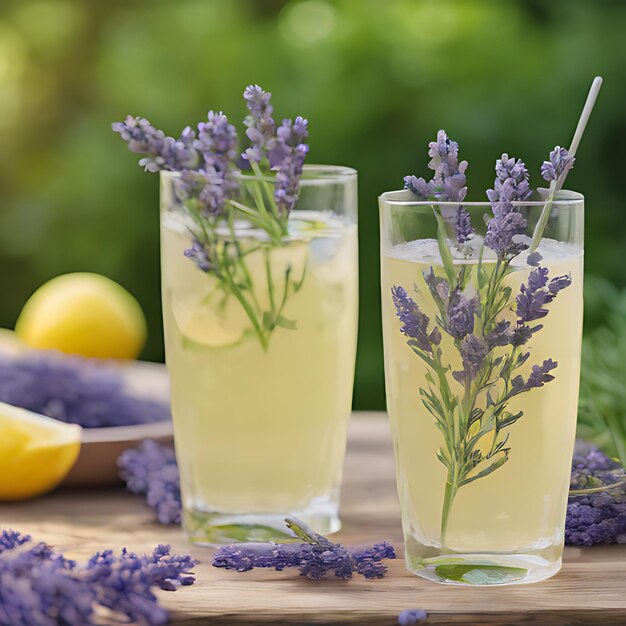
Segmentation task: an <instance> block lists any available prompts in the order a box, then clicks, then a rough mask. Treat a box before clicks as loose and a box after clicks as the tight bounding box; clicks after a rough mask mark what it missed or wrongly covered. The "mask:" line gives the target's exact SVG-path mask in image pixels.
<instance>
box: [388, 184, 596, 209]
mask: <svg viewBox="0 0 626 626" xmlns="http://www.w3.org/2000/svg"><path fill="white" fill-rule="evenodd" d="M407 191H408V190H407V189H397V190H394V191H385V192H383V193H381V194H380V196H378V199H379V200H380V201H381V203H384V204H388V205H391V206H407V207H409V206H416V207H417V206H428V207H432V206H433V205H437V206H448V207H460V206H464V207H484V208H488V209H490V208H491V207H492V203H491V202H489V200H485V201H478V202H476V201H467V202H466V201H465V200H464V201H463V202H451V201H449V200H446V201H440V200H394V199H393V196H396V195H398V194H403V195H404V194H406V193H407ZM409 193H410V192H409ZM584 199H585V197H584V196H583V195H582V194H581V193H579V192H578V191H571V190H569V189H561V190H560V191H558V192H557V193H556V197H555V198H554V201H553V202H552V205H553V206H561V207H566V206H571V205H572V204H578V203H580V202H583V201H584ZM511 204H512V205H513V206H522V207H532V206H536V207H543V206H545V204H546V200H523V201H514V202H512V203H511Z"/></svg>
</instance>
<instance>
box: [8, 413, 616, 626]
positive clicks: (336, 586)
mask: <svg viewBox="0 0 626 626" xmlns="http://www.w3.org/2000/svg"><path fill="white" fill-rule="evenodd" d="M342 517H343V522H344V528H343V530H342V531H341V532H340V533H339V534H337V535H335V538H336V539H337V540H338V541H340V542H342V543H344V544H346V545H350V544H359V543H366V542H376V541H381V540H383V539H386V540H389V541H391V542H392V543H393V544H394V546H395V547H396V549H397V550H398V552H399V556H400V557H401V555H402V534H401V529H400V516H399V507H398V502H397V497H396V491H395V482H394V466H393V454H392V449H391V441H390V436H389V431H388V427H387V422H386V420H385V419H384V416H383V415H382V414H361V415H358V416H355V417H354V418H353V419H352V422H351V428H350V437H349V443H348V453H347V459H346V467H345V480H344V486H343V496H342ZM0 526H2V527H5V528H6V527H12V528H15V529H18V530H20V531H22V532H26V533H30V534H32V535H33V537H34V538H37V539H41V540H45V541H47V542H49V543H51V544H54V545H55V546H56V547H57V548H59V549H61V550H63V551H65V552H67V554H68V555H69V556H72V557H75V558H81V557H88V556H90V555H91V554H92V553H93V552H95V551H97V550H101V549H103V548H105V547H113V548H116V549H120V548H122V547H123V546H127V547H128V548H129V549H130V550H133V551H136V552H144V551H150V550H151V549H152V548H153V547H154V546H155V545H156V544H157V543H170V544H172V547H173V550H174V551H176V552H178V553H190V554H192V555H194V556H195V557H196V558H197V559H199V560H200V561H201V564H200V565H199V566H198V567H197V569H196V573H197V578H198V580H197V583H196V584H195V585H194V586H193V587H187V588H183V589H181V590H179V591H177V592H176V593H167V592H160V594H161V598H162V602H163V604H164V605H165V606H166V607H168V608H169V609H170V610H171V617H172V623H173V624H176V625H181V626H182V625H183V624H185V625H192V624H229V625H232V624H279V625H286V624H297V625H301V624H318V625H319V624H327V625H330V624H363V625H381V626H382V625H389V626H391V625H392V624H395V623H396V618H397V615H398V613H399V612H400V611H401V610H403V609H407V608H417V607H420V608H424V609H426V610H427V611H428V613H429V621H428V623H432V624H472V625H473V626H479V625H482V624H507V625H508V624H538V625H541V626H543V625H546V626H552V625H564V624H579V625H587V624H598V625H600V624H601V625H603V626H605V625H608V624H621V625H626V545H621V546H600V547H593V548H583V549H579V548H567V549H566V551H565V563H564V566H563V569H562V571H561V572H560V573H559V574H558V575H557V576H555V577H554V578H552V579H550V580H548V581H545V582H543V583H537V584H533V585H522V586H512V587H492V588H459V587H446V586H442V585H437V584H435V583H432V582H429V581H426V580H423V579H421V578H418V577H416V576H413V575H411V574H409V573H408V572H407V571H406V570H405V569H404V562H403V560H402V558H399V559H397V560H396V561H390V562H389V564H390V571H389V573H388V575H387V576H386V577H385V578H384V579H382V580H377V581H367V580H364V579H362V578H361V577H356V578H354V579H352V580H350V581H339V580H324V581H319V582H316V581H308V580H306V579H303V578H300V577H298V576H297V575H294V573H293V572H289V571H286V572H273V571H253V572H248V573H244V574H239V573H235V572H226V571H223V570H220V569H216V568H213V567H212V566H211V564H210V563H211V551H210V550H209V549H207V548H200V547H194V546H191V545H190V544H188V543H187V541H186V540H185V538H184V537H183V535H182V533H181V531H180V530H179V529H178V528H177V527H165V526H160V525H158V524H155V523H154V517H153V514H152V512H151V511H150V510H149V509H148V508H147V507H146V506H145V505H144V503H143V500H142V498H140V497H136V496H133V495H131V494H129V493H126V492H124V491H123V490H122V489H108V490H104V491H97V490H92V491H89V492H86V491H62V492H57V493H54V494H51V495H49V496H46V497H43V498H39V499H36V500H32V501H29V502H24V503H20V504H10V505H9V504H4V505H1V506H0Z"/></svg>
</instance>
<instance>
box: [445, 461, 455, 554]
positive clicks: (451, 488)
mask: <svg viewBox="0 0 626 626" xmlns="http://www.w3.org/2000/svg"><path fill="white" fill-rule="evenodd" d="M452 474H453V473H452V472H451V471H450V470H448V480H447V482H446V486H445V489H444V492H443V508H442V510H441V547H442V548H445V547H446V538H447V534H448V520H449V519H450V511H451V509H452V503H453V502H454V497H455V496H456V492H457V491H458V485H457V483H456V480H455V478H454V476H453V475H452Z"/></svg>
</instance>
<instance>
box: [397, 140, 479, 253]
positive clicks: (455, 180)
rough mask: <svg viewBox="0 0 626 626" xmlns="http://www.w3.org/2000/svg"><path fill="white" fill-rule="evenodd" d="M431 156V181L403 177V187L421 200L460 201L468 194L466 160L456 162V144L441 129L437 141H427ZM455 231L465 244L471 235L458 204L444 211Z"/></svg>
mask: <svg viewBox="0 0 626 626" xmlns="http://www.w3.org/2000/svg"><path fill="white" fill-rule="evenodd" d="M428 147H429V150H428V155H429V156H430V157H431V160H430V162H429V163H428V167H429V168H430V169H432V170H434V172H435V174H434V176H433V179H432V180H431V181H428V182H427V181H426V180H424V179H423V178H417V177H415V176H405V177H404V187H405V189H409V190H410V191H412V192H413V193H415V194H417V195H418V196H419V197H420V198H421V199H424V200H426V199H434V200H437V201H439V202H461V201H462V200H463V199H464V198H465V195H466V194H467V185H466V183H467V179H466V177H465V171H466V170H467V161H461V162H460V163H459V144H458V143H457V142H456V141H452V140H451V139H449V138H448V136H447V135H446V132H445V131H444V130H440V131H439V132H438V133H437V140H436V141H431V142H430V143H429V144H428ZM442 216H443V218H444V219H445V220H446V221H448V222H450V223H451V224H452V225H453V227H454V229H455V233H456V237H457V241H458V243H465V242H466V241H467V240H468V239H469V238H470V237H471V236H472V235H473V234H474V229H473V228H472V224H471V220H470V216H469V213H468V212H467V211H466V210H465V209H464V208H463V207H461V206H459V207H455V208H454V209H453V210H451V211H449V214H444V211H442Z"/></svg>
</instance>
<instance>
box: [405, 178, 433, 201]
mask: <svg viewBox="0 0 626 626" xmlns="http://www.w3.org/2000/svg"><path fill="white" fill-rule="evenodd" d="M404 188H405V189H408V190H409V191H412V192H413V193H414V194H416V195H418V196H420V197H421V198H422V199H424V200H426V199H428V198H430V197H431V196H434V194H435V184H434V183H433V181H432V180H431V181H428V182H427V181H426V180H424V179H423V178H417V177H416V176H412V175H411V176H405V177H404Z"/></svg>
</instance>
